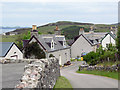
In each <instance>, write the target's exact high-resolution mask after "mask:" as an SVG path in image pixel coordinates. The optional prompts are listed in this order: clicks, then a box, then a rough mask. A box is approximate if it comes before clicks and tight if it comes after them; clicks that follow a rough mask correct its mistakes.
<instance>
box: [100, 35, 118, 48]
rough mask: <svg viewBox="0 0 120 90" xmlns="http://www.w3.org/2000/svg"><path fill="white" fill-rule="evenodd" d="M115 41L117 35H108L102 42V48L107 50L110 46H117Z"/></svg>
mask: <svg viewBox="0 0 120 90" xmlns="http://www.w3.org/2000/svg"><path fill="white" fill-rule="evenodd" d="M115 39H116V36H115V34H113V33H107V34H106V35H105V36H104V37H103V39H102V40H101V44H102V47H103V48H104V49H105V48H106V47H107V45H109V44H112V45H115V44H116V42H115V41H116V40H115Z"/></svg>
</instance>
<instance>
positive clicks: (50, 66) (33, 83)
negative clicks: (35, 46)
mask: <svg viewBox="0 0 120 90" xmlns="http://www.w3.org/2000/svg"><path fill="white" fill-rule="evenodd" d="M59 76H60V68H59V60H58V59H56V58H50V59H40V60H34V61H32V62H31V64H28V65H26V66H25V68H24V74H23V76H22V78H21V80H20V82H19V84H18V85H16V86H15V87H16V88H53V87H54V85H55V83H56V80H57V78H58V77H59Z"/></svg>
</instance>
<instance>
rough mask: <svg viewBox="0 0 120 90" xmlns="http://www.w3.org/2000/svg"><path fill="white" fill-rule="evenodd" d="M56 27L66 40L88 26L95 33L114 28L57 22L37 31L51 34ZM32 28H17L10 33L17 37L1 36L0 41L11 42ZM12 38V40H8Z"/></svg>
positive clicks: (102, 25) (39, 27)
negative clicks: (15, 33)
mask: <svg viewBox="0 0 120 90" xmlns="http://www.w3.org/2000/svg"><path fill="white" fill-rule="evenodd" d="M56 25H58V27H59V29H61V30H62V34H64V35H65V36H66V38H67V39H72V38H73V37H74V36H76V35H78V32H79V29H80V27H83V28H84V29H85V31H89V30H90V26H93V25H94V26H95V32H109V31H110V27H111V26H112V27H114V26H115V25H106V24H93V23H80V22H70V21H58V22H55V23H49V24H46V25H42V26H38V27H37V29H38V31H40V32H41V33H42V34H53V33H54V29H55V27H56ZM31 30H32V28H19V29H16V30H14V31H11V32H17V33H18V34H19V35H15V36H3V37H2V41H3V42H5V41H9V42H10V41H12V42H14V40H15V39H16V38H17V37H21V36H23V34H26V33H27V32H28V31H31ZM10 38H12V39H10Z"/></svg>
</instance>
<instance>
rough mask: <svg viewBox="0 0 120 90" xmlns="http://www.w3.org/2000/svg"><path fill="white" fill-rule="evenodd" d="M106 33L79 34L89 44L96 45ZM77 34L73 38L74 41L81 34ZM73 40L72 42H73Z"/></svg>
mask: <svg viewBox="0 0 120 90" xmlns="http://www.w3.org/2000/svg"><path fill="white" fill-rule="evenodd" d="M106 34H107V33H87V34H86V33H85V34H81V35H82V36H83V37H84V38H85V39H86V40H87V41H88V42H89V43H90V44H91V45H96V44H99V43H100V41H101V40H102V38H103V37H104V36H105V35H106ZM81 35H79V36H77V37H75V39H74V42H75V41H76V40H77V39H78V38H79V37H80V36H81ZM74 42H73V43H74Z"/></svg>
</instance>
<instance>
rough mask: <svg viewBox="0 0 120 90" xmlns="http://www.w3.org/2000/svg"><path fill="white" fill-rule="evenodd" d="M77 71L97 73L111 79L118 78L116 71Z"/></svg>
mask: <svg viewBox="0 0 120 90" xmlns="http://www.w3.org/2000/svg"><path fill="white" fill-rule="evenodd" d="M77 73H83V74H93V75H99V76H105V77H109V78H113V79H117V80H118V72H107V71H96V70H93V71H87V70H82V71H77Z"/></svg>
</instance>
